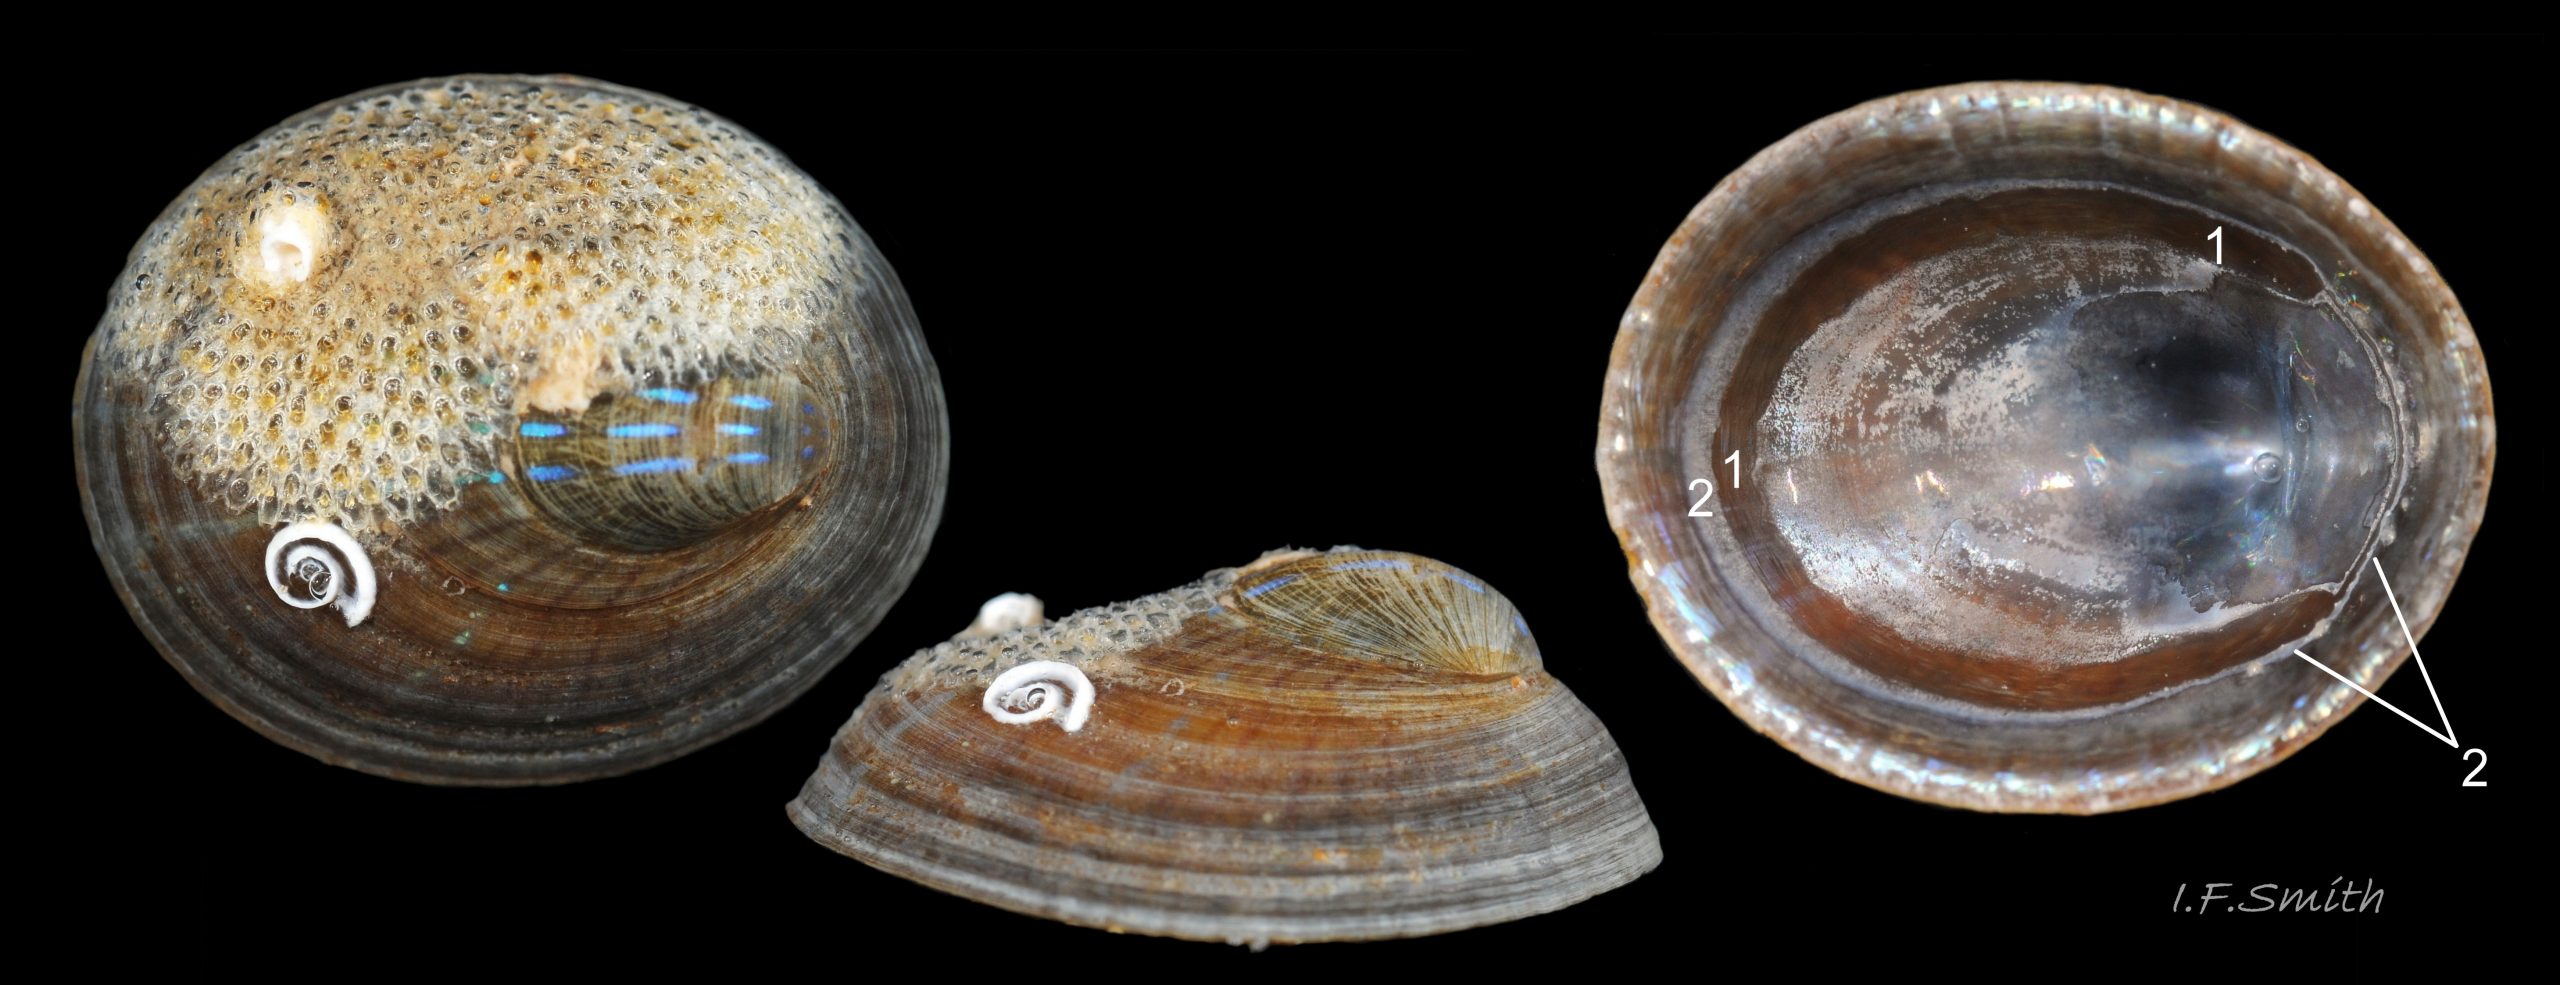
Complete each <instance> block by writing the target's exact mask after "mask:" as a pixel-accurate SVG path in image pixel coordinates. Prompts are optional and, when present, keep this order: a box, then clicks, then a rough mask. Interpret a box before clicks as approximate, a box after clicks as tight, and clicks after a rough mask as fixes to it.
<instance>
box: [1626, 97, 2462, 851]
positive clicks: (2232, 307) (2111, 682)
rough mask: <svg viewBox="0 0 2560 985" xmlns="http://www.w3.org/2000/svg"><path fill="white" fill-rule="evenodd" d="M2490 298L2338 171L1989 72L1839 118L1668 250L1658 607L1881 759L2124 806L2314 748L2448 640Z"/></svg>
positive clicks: (2030, 802)
mask: <svg viewBox="0 0 2560 985" xmlns="http://www.w3.org/2000/svg"><path fill="white" fill-rule="evenodd" d="M2494 441H2495V433H2494V424H2493V419H2492V417H2491V415H2490V412H2489V394H2488V384H2487V378H2486V377H2485V375H2483V374H2482V372H2481V369H2480V362H2479V351H2478V345H2477V342H2476V341H2475V340H2474V339H2473V337H2472V334H2471V330H2470V326H2469V325H2468V323H2467V322H2465V320H2464V318H2463V315H2462V311H2461V308H2460V306H2459V305H2458V304H2457V303H2456V302H2455V301H2454V299H2453V296H2452V294H2451V292H2450V291H2448V290H2447V289H2446V288H2445V286H2444V284H2443V282H2442V281H2441V280H2440V279H2438V278H2437V276H2436V275H2435V272H2434V270H2433V268H2432V267H2430V266H2429V265H2428V263H2427V261H2426V259H2425V257H2424V256H2422V255H2420V254H2419V253H2418V251H2417V250H2416V249H2415V248H2414V247H2412V246H2411V245H2410V244H2409V243H2408V242H2407V241H2406V240H2405V239H2403V238H2402V237H2401V236H2400V235H2399V233H2398V232H2397V231H2396V230H2394V229H2393V228H2392V227H2391V226H2390V224H2389V223H2388V222H2387V221H2385V220H2383V219H2382V217H2381V215H2380V214H2379V213H2378V212H2377V211H2375V209H2374V208H2373V206H2372V205H2371V204H2369V203H2368V202H2366V201H2365V200H2364V199H2362V198H2361V197H2359V196H2358V195H2357V194H2356V193H2355V192H2354V190H2353V189H2351V188H2348V187H2347V186H2346V185H2345V184H2344V183H2343V182H2341V181H2339V180H2338V179H2337V178H2336V177H2335V176H2333V175H2330V174H2329V173H2328V172H2327V171H2325V170H2324V169H2322V168H2321V167H2320V166H2319V165H2318V163H2317V162H2314V161H2312V160H2311V159H2310V158H2309V157H2307V156H2305V155H2303V154H2302V153H2301V152H2299V151H2296V150H2294V149H2293V148H2290V147H2287V146H2285V145H2283V144H2282V143H2280V142H2278V141H2276V140H2274V139H2273V138H2270V137H2268V136H2266V135H2264V134H2261V133H2259V132H2257V131H2255V130H2252V129H2250V128H2248V127H2247V126H2245V125H2243V124H2241V123H2239V122H2237V121H2234V120H2231V119H2229V118H2228V117H2225V116H2222V115H2220V114H2218V113H2215V112H2213V111H2210V110H2207V109H2203V108H2200V107H2196V106H2191V105H2187V104H2184V103H2179V102H2177V101H2174V100H2168V99H2162V98H2160V97H2156V96H2148V95H2144V94H2141V93H2134V92H2127V91H2124V90H2118V89H2107V88H2101V87H2092V86H2074V85H2063V84H2046V83H1984V84H1978V85H1968V86H1952V87H1947V88H1943V89H1932V90H1924V91H1920V92H1912V93H1905V94H1902V95H1898V96H1893V97H1889V98H1886V99H1881V100H1877V101H1875V102H1872V103H1869V104H1867V105H1864V106H1860V107H1857V108H1854V109H1851V110H1848V111H1845V112H1842V113H1840V114H1837V115H1834V116H1832V117H1829V118H1827V119H1824V120H1822V121H1820V122H1817V123H1814V124H1812V125H1811V126H1808V127H1806V128H1805V129H1803V130H1801V131H1798V132H1797V133H1796V134H1794V135H1792V136H1790V137H1788V138H1787V139H1786V140H1784V141H1781V142H1780V143H1778V144H1777V145H1775V146H1772V147H1770V148H1769V149H1768V150H1766V151H1763V152H1762V153H1761V154H1760V155H1758V156H1757V157H1755V158H1753V159H1752V160H1751V161H1750V162H1749V163H1747V164H1745V165H1744V166H1743V167H1742V168H1741V169H1740V170H1738V171H1736V172H1734V173H1733V174H1732V175H1731V176H1729V177H1727V178H1726V179H1725V180H1724V181H1722V182H1720V183H1719V184H1717V185H1716V186H1715V190H1714V191H1713V193H1712V194H1710V195H1709V196H1708V198H1707V199H1706V200H1705V201H1704V202H1702V203H1701V204H1700V205H1699V206H1698V208H1697V210H1696V211H1695V212H1693V213H1692V214H1691V215H1690V217H1689V219H1688V221H1687V222H1686V223H1685V224H1684V225H1683V226H1682V228H1681V229H1680V231H1679V232H1678V233H1677V234H1675V235H1674V236H1673V237H1672V239H1671V241H1670V243H1669V244H1668V245H1666V246H1665V247H1664V249H1663V252H1662V255H1661V257H1660V258H1659V259H1658V260H1657V261H1656V264H1655V267H1654V269H1653V272H1652V273H1651V275H1650V276H1649V277H1648V278H1647V280H1646V283H1645V285H1644V287H1643V289H1642V290H1641V291H1640V293H1639V294H1638V295H1637V297H1636V299H1635V302H1634V304H1633V305H1632V306H1631V307H1630V308H1629V309H1628V311H1627V315H1626V319H1625V321H1624V323H1623V324H1622V327H1621V330H1620V334H1619V337H1618V343H1617V349H1616V352H1615V353H1614V355H1613V357H1612V360H1611V367H1610V378H1609V382H1608V391H1607V396H1606V399H1605V401H1604V405H1603V407H1602V417H1601V428H1600V444H1599V449H1598V464H1599V469H1600V473H1601V477H1602V481H1603V485H1604V488H1605V491H1606V494H1607V504H1608V509H1609V514H1610V517H1611V520H1612V522H1613V525H1614V526H1615V527H1616V528H1617V530H1618V534H1619V537H1620V539H1621V541H1622V542H1623V543H1624V544H1625V545H1626V547H1627V550H1628V555H1629V561H1630V565H1631V574H1632V575H1633V577H1634V579H1635V581H1636V584H1637V586H1638V588H1639V590H1640V591H1642V592H1643V594H1644V596H1645V598H1646V601H1647V603H1648V606H1649V608H1650V610H1651V614H1652V617H1653V619H1654V621H1655V623H1656V625H1657V627H1658V628H1660V630H1661V631H1662V633H1663V636H1664V638H1665V639H1666V640H1667V641H1669V642H1670V644H1671V646H1672V648H1673V650H1674V651H1675V652H1676V653H1678V654H1679V656H1680V657H1681V658H1682V659H1683V660H1684V661H1686V662H1687V663H1688V665H1689V667H1690V669H1691V670H1692V671H1693V672H1694V673H1695V674H1696V675H1697V676H1698V677H1699V678H1700V679H1701V680H1702V681H1704V682H1705V683H1706V684H1707V685H1708V687H1709V688H1710V689H1712V690H1713V691H1714V692H1715V693H1716V695H1717V696H1718V697H1719V698H1721V699H1723V700H1724V702H1725V703H1726V704H1727V705H1728V706H1729V707H1731V708H1732V709H1733V710H1734V711H1735V713H1736V714H1739V715H1740V716H1742V718H1743V719H1744V720H1745V721H1747V722H1749V723H1750V724H1751V725H1752V726H1753V727H1755V728H1757V729H1759V730H1761V731H1763V732H1766V733H1768V734H1770V735H1771V736H1773V737H1775V738H1777V739H1778V740H1779V741H1781V742H1783V743H1785V744H1786V745H1787V746H1788V747H1790V748H1792V749H1794V750H1796V751H1797V752H1798V753H1800V754H1802V755H1803V756H1805V758H1807V759H1809V760H1812V761H1813V762H1815V763H1817V764H1819V765H1821V766H1823V767H1824V768H1826V769H1830V770H1832V771H1834V772H1836V773H1839V774H1841V775H1843V776H1846V777H1849V778H1851V779H1854V780H1857V781H1859V782H1862V783H1866V784H1869V785H1872V786H1876V787H1879V788H1882V789H1886V790H1890V791H1893V792H1895V793H1899V794H1903V795H1905V796H1910V797H1915V798H1919V799H1923V800H1929V801H1935V802H1939V803H1946V804H1952V805H1957V806H1964V807H1973V808H1981V809H1989V810H2005V811H2070V812H2085V811H2103V810H2113V809H2119V808H2124V807H2132V806H2139V805H2142V804H2148V803H2155V802H2158V801H2161V800H2165V799H2171V798H2175V797H2180V796H2185V795H2188V794H2192V793H2196V792H2199V791H2202V790H2208V789H2212V788H2214V787H2217V786H2220V785H2222V784H2225V783H2229V782H2232V781H2233V780H2235V779H2238V778H2239V777H2242V776H2246V775H2248V774H2250V773H2253V772H2255V771H2257V770H2259V769H2263V768H2265V767H2266V766H2267V765H2269V764H2271V763H2273V762H2275V761H2276V760H2278V759H2280V758H2282V757H2283V756H2284V755H2286V754H2288V753H2289V752H2291V751H2292V750H2293V749H2295V748H2298V747H2299V745H2300V744H2301V743H2303V742H2305V741H2308V740H2309V739H2310V738H2312V737H2314V736H2316V735H2317V734H2318V733H2319V731H2320V730H2321V729H2322V728H2325V727H2326V725H2327V723H2329V722H2330V721H2332V720H2334V718H2335V716H2336V715H2337V714H2339V713H2341V712H2342V711H2343V710H2344V709H2346V708H2350V707H2352V706H2353V705H2354V703H2355V701H2356V700H2357V699H2356V698H2355V696H2354V692H2353V691H2352V690H2351V689H2350V688H2349V687H2347V686H2346V685H2344V684H2342V683H2340V682H2339V681H2337V680H2335V679H2333V678H2331V677H2329V676H2328V675H2327V674H2325V673H2323V672H2322V670H2321V669H2320V668H2318V667H2313V666H2310V665H2308V664H2307V663H2305V662H2303V661H2302V660H2301V659H2300V658H2298V657H2297V656H2295V653H2294V651H2295V650H2296V649H2298V648H2305V647H2308V648H2310V650H2311V652H2313V653H2314V654H2315V655H2317V656H2319V657H2321V658H2322V659H2325V660H2327V661H2328V665H2329V666H2331V667H2335V668H2338V669H2339V671H2340V672H2341V673H2344V674H2346V675H2347V676H2348V677H2349V678H2351V679H2353V680H2356V681H2357V682H2359V683H2360V684H2363V685H2365V686H2372V685H2373V684H2376V683H2378V682H2379V680H2380V678H2381V675H2382V674H2384V673H2385V672H2387V670H2388V669H2389V668H2390V667H2391V666H2392V665H2393V664H2395V663H2396V662H2397V661H2398V660H2399V659H2401V657H2402V656H2403V655H2405V654H2406V652H2407V649H2406V647H2405V646H2401V645H2399V644H2400V637H2399V633H2398V630H2397V627H2396V626H2394V625H2392V624H2391V623H2390V610H2389V607H2388V606H2387V605H2385V604H2383V600H2382V596H2381V592H2380V588H2379V586H2378V585H2377V584H2376V583H2375V579H2374V578H2373V577H2372V574H2373V571H2372V568H2371V565H2370V564H2369V563H2368V562H2369V561H2370V560H2371V559H2373V558H2377V557H2378V558H2380V559H2381V560H2382V562H2383V565H2384V567H2385V569H2386V570H2388V572H2389V574H2390V578H2391V581H2392V583H2393V584H2394V585H2395V586H2397V587H2398V588H2399V590H2400V591H2401V598H2402V601H2403V602H2405V603H2408V605H2407V608H2408V611H2409V613H2410V616H2411V619H2412V622H2413V624H2414V625H2415V626H2416V627H2417V628H2418V629H2420V630H2421V631H2423V629H2424V626H2425V624H2426V622H2427V621H2428V620H2429V619H2430V618H2432V616H2433V613H2434V611H2435V607H2436V606H2437V605H2439V604H2441V602H2442V599H2443V597H2444V594H2445V592H2446V591H2447V590H2448V589H2449V587H2450V585H2451V582H2452V579H2453V576H2454V573H2455V572H2456V571H2457V570H2458V569H2459V567H2460V564H2461V559H2462V557H2463V553H2464V549H2465V547H2466V546H2467V545H2468V543H2469V541H2470V538H2471V535H2472V533H2473V531H2474V530H2475V529H2476V528H2477V527H2478V524H2479V520H2480V511H2481V507H2482V504H2483V501H2484V500H2485V495H2486V488H2487V483H2488V476H2489V462H2490V458H2491V455H2492V448H2493V446H2494Z"/></svg>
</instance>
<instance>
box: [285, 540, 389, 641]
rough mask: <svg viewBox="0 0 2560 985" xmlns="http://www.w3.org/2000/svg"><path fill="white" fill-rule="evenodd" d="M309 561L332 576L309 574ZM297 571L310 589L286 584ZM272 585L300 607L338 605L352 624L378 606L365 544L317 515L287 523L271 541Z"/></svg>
mask: <svg viewBox="0 0 2560 985" xmlns="http://www.w3.org/2000/svg"><path fill="white" fill-rule="evenodd" d="M307 565H317V566H318V567H317V568H316V569H312V570H313V571H315V572H325V573H326V574H327V576H328V581H327V582H326V583H320V582H318V581H316V579H313V578H310V577H307V576H303V575H302V572H303V571H304V569H305V568H306V566H307ZM297 577H299V578H300V580H301V581H302V582H303V586H304V588H306V589H308V591H307V592H305V593H300V594H297V593H296V592H295V591H294V590H293V588H292V587H290V586H288V585H287V584H286V579H288V578H297ZM350 585H352V586H353V589H352V590H350V589H349V586H350ZM267 587H268V588H271V589H274V590H275V593H276V597H277V598H279V599H283V600H284V604H286V605H290V606H292V607H294V608H297V609H317V608H319V607H321V606H324V605H335V606H337V607H338V613H339V614H340V615H343V616H345V617H346V618H347V625H349V626H354V625H355V624H357V623H360V622H363V621H364V617H365V616H367V615H370V614H371V613H372V612H373V591H374V579H373V561H372V559H370V558H367V557H366V556H365V553H364V547H363V545H360V544H358V543H356V539H355V538H354V537H352V536H349V535H348V534H347V532H346V530H344V529H342V528H340V527H339V526H338V525H337V524H334V523H322V522H320V521H317V520H304V521H302V522H300V523H292V524H287V525H285V528H284V529H282V530H278V531H276V535H275V537H274V538H272V539H270V540H268V541H267Z"/></svg>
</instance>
